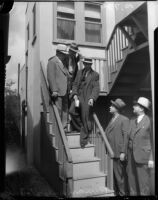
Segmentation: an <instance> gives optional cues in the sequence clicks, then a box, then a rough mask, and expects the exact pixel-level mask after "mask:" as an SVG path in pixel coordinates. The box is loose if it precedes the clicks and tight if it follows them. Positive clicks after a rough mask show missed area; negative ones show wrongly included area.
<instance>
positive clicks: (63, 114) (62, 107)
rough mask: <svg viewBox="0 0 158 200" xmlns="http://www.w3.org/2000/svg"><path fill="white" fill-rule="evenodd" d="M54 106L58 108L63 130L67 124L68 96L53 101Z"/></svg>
mask: <svg viewBox="0 0 158 200" xmlns="http://www.w3.org/2000/svg"><path fill="white" fill-rule="evenodd" d="M55 105H56V106H57V108H58V112H59V116H60V118H61V121H62V125H63V128H66V127H67V123H68V96H67V94H66V95H65V96H62V97H57V98H56V99H55Z"/></svg>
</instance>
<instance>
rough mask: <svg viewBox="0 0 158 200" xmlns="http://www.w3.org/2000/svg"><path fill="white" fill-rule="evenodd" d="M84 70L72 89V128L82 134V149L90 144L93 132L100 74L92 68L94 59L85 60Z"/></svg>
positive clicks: (80, 71) (79, 73) (78, 75)
mask: <svg viewBox="0 0 158 200" xmlns="http://www.w3.org/2000/svg"><path fill="white" fill-rule="evenodd" d="M83 64H84V66H85V67H84V69H82V70H79V71H78V73H77V76H76V78H75V81H74V83H73V87H72V93H71V98H72V100H73V101H72V104H71V106H70V110H69V112H70V114H71V127H73V130H76V131H79V132H81V133H80V145H81V147H82V148H84V147H85V145H86V144H87V143H88V140H89V134H90V133H91V131H92V122H93V117H92V111H93V110H92V108H93V105H94V102H95V101H96V100H97V98H98V96H99V74H98V73H97V72H95V71H94V70H93V69H92V68H91V65H92V59H91V58H85V59H84V60H83Z"/></svg>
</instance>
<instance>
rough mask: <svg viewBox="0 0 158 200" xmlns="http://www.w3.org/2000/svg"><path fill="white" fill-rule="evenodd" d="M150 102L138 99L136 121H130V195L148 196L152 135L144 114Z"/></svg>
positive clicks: (135, 106) (151, 163)
mask: <svg viewBox="0 0 158 200" xmlns="http://www.w3.org/2000/svg"><path fill="white" fill-rule="evenodd" d="M149 106H150V101H149V100H148V99H147V98H145V97H140V98H139V99H138V101H137V102H135V103H134V106H133V112H134V113H135V114H136V116H137V117H136V119H133V120H131V124H130V133H129V140H128V165H127V172H128V183H129V192H130V195H150V185H149V168H153V166H154V162H153V158H152V150H151V149H152V135H151V134H152V133H151V123H150V119H149V117H148V116H147V115H146V114H145V112H146V111H147V110H148V109H149Z"/></svg>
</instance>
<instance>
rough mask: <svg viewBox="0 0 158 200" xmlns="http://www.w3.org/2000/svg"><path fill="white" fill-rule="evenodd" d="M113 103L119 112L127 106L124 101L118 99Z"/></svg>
mask: <svg viewBox="0 0 158 200" xmlns="http://www.w3.org/2000/svg"><path fill="white" fill-rule="evenodd" d="M111 103H112V105H114V106H115V107H116V108H117V109H119V110H120V109H122V108H123V107H125V106H126V104H125V102H124V101H123V100H122V99H116V100H115V101H112V100H111Z"/></svg>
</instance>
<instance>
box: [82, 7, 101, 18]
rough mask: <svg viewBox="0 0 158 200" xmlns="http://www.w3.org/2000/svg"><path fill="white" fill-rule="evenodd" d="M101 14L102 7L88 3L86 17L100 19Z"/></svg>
mask: <svg viewBox="0 0 158 200" xmlns="http://www.w3.org/2000/svg"><path fill="white" fill-rule="evenodd" d="M100 13H101V12H100V5H96V4H88V3H86V4H85V17H90V18H97V19H100V18H101V15H100Z"/></svg>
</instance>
